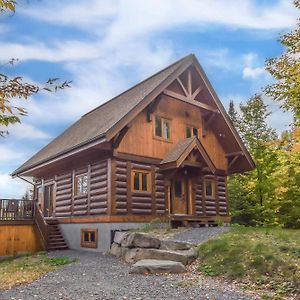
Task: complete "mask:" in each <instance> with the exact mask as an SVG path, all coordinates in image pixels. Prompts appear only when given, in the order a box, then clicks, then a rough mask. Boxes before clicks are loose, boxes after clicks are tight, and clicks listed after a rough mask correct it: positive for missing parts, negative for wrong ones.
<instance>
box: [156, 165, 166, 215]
mask: <svg viewBox="0 0 300 300" xmlns="http://www.w3.org/2000/svg"><path fill="white" fill-rule="evenodd" d="M155 208H156V214H158V215H163V214H165V211H166V204H165V183H164V175H163V174H162V173H161V171H160V170H159V168H155Z"/></svg>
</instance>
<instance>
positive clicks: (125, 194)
mask: <svg viewBox="0 0 300 300" xmlns="http://www.w3.org/2000/svg"><path fill="white" fill-rule="evenodd" d="M132 169H134V170H143V171H149V173H150V178H151V180H154V184H152V182H151V184H150V186H151V189H150V191H148V192H135V191H131V188H132V182H131V172H132ZM152 172H154V176H152V175H153V174H152ZM115 179H116V180H115V211H116V214H118V215H125V214H133V215H149V214H154V215H162V214H165V193H164V178H163V174H162V173H161V172H160V170H159V168H158V167H156V166H153V165H149V164H144V163H141V162H138V163H137V162H132V161H125V160H120V159H117V160H116V175H115ZM152 189H154V190H152ZM153 198H154V199H153Z"/></svg>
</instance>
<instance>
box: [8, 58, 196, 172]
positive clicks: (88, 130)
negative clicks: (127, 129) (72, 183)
mask: <svg viewBox="0 0 300 300" xmlns="http://www.w3.org/2000/svg"><path fill="white" fill-rule="evenodd" d="M191 57H192V55H188V56H186V57H184V58H182V59H180V60H178V61H177V62H175V63H173V64H171V65H170V66H168V67H166V68H165V69H163V70H161V71H159V72H158V73H156V74H154V75H152V76H151V77H149V78H147V79H145V80H144V81H142V82H140V83H138V84H137V85H135V86H133V87H132V88H130V89H128V90H127V91H125V92H123V93H121V94H120V95H118V96H116V97H114V98H112V99H111V100H109V101H107V102H106V103H104V104H102V105H100V106H99V107H97V108H95V109H93V110H92V111H90V112H88V113H87V114H85V115H83V116H82V117H81V118H80V119H79V120H78V121H77V122H75V123H74V124H73V125H71V126H70V127H69V128H67V129H66V130H65V131H64V132H63V133H62V134H61V135H59V136H58V137H57V138H55V139H54V140H53V141H51V142H50V143H49V144H48V145H46V146H45V147H44V148H42V149H41V150H40V151H39V152H37V153H36V154H35V155H34V156H32V157H31V158H30V159H29V160H27V161H26V162H25V163H24V164H23V165H21V166H20V167H19V168H18V169H16V170H15V171H14V172H13V173H12V175H17V174H19V173H21V172H24V171H26V170H28V169H29V168H32V167H34V166H36V165H38V164H40V163H43V162H45V161H48V160H51V159H52V158H55V157H57V156H59V155H62V154H64V153H66V152H68V151H71V150H73V149H75V148H77V147H79V146H81V145H85V144H87V143H90V142H92V141H95V140H97V139H100V138H101V137H104V136H105V133H106V132H107V131H108V130H109V129H111V128H112V127H113V126H114V125H115V124H116V123H118V121H120V120H121V119H122V118H124V116H126V115H127V114H128V113H129V112H130V111H131V110H132V109H133V108H134V107H136V106H137V105H138V104H139V103H140V102H141V101H142V100H143V99H144V98H145V97H146V96H147V95H149V94H150V93H151V92H152V91H153V90H154V89H155V88H156V87H157V86H159V84H161V83H162V82H163V81H164V80H165V79H167V78H168V77H169V76H170V75H171V74H172V73H174V71H175V70H176V69H178V68H179V67H180V66H181V65H183V64H184V63H186V62H187V61H189V60H191Z"/></svg>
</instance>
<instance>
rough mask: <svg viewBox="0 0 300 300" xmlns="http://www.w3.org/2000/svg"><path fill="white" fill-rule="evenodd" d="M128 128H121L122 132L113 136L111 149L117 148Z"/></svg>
mask: <svg viewBox="0 0 300 300" xmlns="http://www.w3.org/2000/svg"><path fill="white" fill-rule="evenodd" d="M129 128H130V126H128V125H127V126H125V127H124V128H122V130H121V131H120V132H119V133H118V134H117V135H116V136H115V138H114V139H113V141H112V147H113V148H118V147H119V145H120V143H121V141H122V139H123V138H124V136H125V134H126V133H127V132H128V130H129Z"/></svg>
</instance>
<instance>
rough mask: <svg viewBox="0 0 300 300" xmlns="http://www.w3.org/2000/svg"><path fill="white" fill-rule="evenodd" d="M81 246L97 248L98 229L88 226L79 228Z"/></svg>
mask: <svg viewBox="0 0 300 300" xmlns="http://www.w3.org/2000/svg"><path fill="white" fill-rule="evenodd" d="M81 247H85V248H97V247H98V229H97V228H89V229H84V228H82V229H81Z"/></svg>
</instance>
